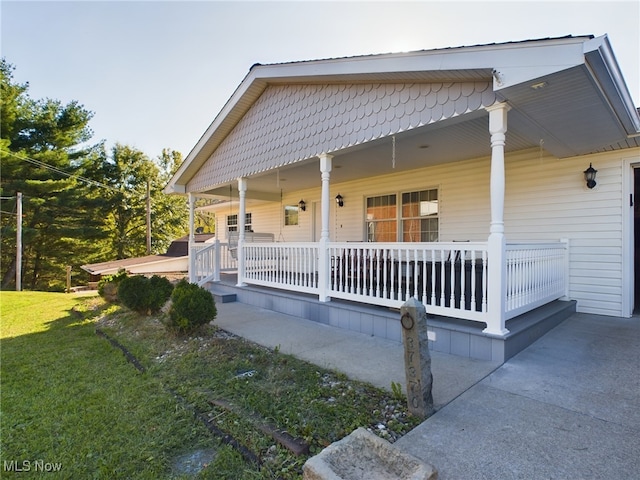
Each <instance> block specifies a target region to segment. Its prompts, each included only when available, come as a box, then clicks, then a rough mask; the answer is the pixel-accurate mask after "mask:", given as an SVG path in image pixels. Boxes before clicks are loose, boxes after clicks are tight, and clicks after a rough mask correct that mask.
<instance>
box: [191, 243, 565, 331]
mask: <svg viewBox="0 0 640 480" xmlns="http://www.w3.org/2000/svg"><path fill="white" fill-rule="evenodd" d="M218 245H219V247H218V248H219V249H220V251H219V254H216V251H215V248H216V247H215V244H211V245H209V246H206V247H204V248H202V247H200V246H198V247H195V248H192V258H193V264H192V265H193V272H194V276H193V277H192V278H193V279H192V281H196V282H197V283H199V284H203V283H206V282H207V281H211V280H217V279H219V272H221V271H232V270H236V269H237V268H238V263H237V262H236V261H235V260H234V259H233V258H232V256H231V255H230V254H229V251H228V245H227V244H226V243H219V244H218ZM319 245H320V244H318V243H251V242H247V243H244V245H243V247H242V250H243V252H244V253H243V254H244V266H245V268H244V272H238V278H239V281H240V282H243V283H247V284H254V285H262V286H267V287H272V288H279V289H282V290H293V291H298V292H305V293H311V294H319V293H320V291H321V290H324V291H326V293H327V296H328V297H332V298H340V299H345V300H351V301H355V302H362V303H367V304H371V305H380V306H386V307H392V308H399V307H400V306H401V305H402V304H403V303H404V302H405V301H406V300H407V299H408V298H410V297H415V298H417V299H419V300H420V301H422V303H423V304H424V305H425V306H426V308H427V311H428V312H429V313H432V314H435V315H443V316H449V317H455V318H463V319H467V320H473V321H479V322H487V320H488V316H489V314H490V312H488V302H487V298H488V295H489V292H490V291H491V289H490V288H489V285H488V278H489V276H488V270H489V268H491V259H490V258H488V249H487V243H486V242H438V243H364V242H330V243H329V244H328V251H327V255H326V256H324V255H321V252H320V251H319ZM321 258H327V259H328V263H329V265H328V268H327V269H326V270H327V272H328V274H327V278H320V276H319V272H321V271H323V269H322V268H320V267H321V265H320V262H321ZM505 259H506V297H505V301H504V317H505V318H506V319H509V318H513V317H515V316H517V315H520V314H522V313H524V312H526V311H529V310H532V309H534V308H536V307H538V306H540V305H543V304H545V303H547V302H550V301H552V300H555V299H558V298H561V297H563V296H566V289H567V281H568V274H567V268H568V267H567V265H568V245H567V243H566V242H552V243H528V244H508V245H507V247H506V252H505ZM216 261H217V262H218V267H219V269H216ZM216 275H218V277H216ZM194 279H195V280H194ZM321 287H322V288H321Z"/></svg>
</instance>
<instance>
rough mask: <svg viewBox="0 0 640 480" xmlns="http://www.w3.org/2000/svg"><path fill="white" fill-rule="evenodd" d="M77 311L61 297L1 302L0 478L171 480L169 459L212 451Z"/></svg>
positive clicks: (189, 420) (23, 296)
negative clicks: (190, 452)
mask: <svg viewBox="0 0 640 480" xmlns="http://www.w3.org/2000/svg"><path fill="white" fill-rule="evenodd" d="M79 302H80V303H81V302H82V301H81V300H79V299H78V298H77V297H74V296H73V295H70V294H61V293H41V292H2V293H1V294H0V308H1V310H0V314H1V315H2V327H1V334H0V335H1V336H0V338H1V340H0V341H1V345H0V347H1V361H2V363H1V368H2V370H1V374H2V377H1V381H2V385H1V386H2V392H1V393H2V398H1V400H2V403H1V413H2V437H1V445H2V451H1V459H0V477H2V478H14V477H15V478H29V477H32V476H33V477H38V476H39V475H42V473H41V472H36V471H35V470H36V469H37V468H40V469H41V468H44V467H45V466H47V464H48V466H49V468H50V469H54V468H56V466H59V468H60V471H59V472H58V473H50V474H49V475H48V476H47V478H105V479H107V478H109V479H111V478H123V479H124V478H149V479H158V478H166V477H169V476H170V466H171V459H172V458H173V457H174V456H175V455H177V454H179V453H181V452H184V451H187V450H189V449H192V448H196V447H198V446H209V447H210V446H212V439H211V437H210V435H209V434H208V432H207V431H206V429H205V428H204V427H202V426H201V425H199V424H198V423H197V422H195V421H194V420H193V416H192V414H191V413H190V412H188V411H186V410H184V409H183V408H181V407H180V406H179V405H177V404H176V402H175V400H174V398H173V397H172V396H170V395H169V394H167V393H166V391H165V390H164V389H163V388H162V386H161V385H160V384H159V383H158V382H157V381H156V380H154V378H153V377H151V376H147V375H141V374H139V373H137V371H136V370H135V369H133V368H132V367H131V365H130V364H128V363H127V362H126V360H125V358H124V357H123V355H122V354H121V353H120V352H119V351H115V350H114V349H113V347H112V346H111V345H110V344H109V343H108V342H106V341H105V340H104V339H101V338H99V337H98V336H96V334H95V325H94V323H93V322H91V321H87V320H85V318H86V317H87V316H90V315H89V314H88V313H87V312H86V311H85V312H82V311H81V310H82V308H80V311H79V312H77V313H72V311H71V309H72V308H74V306H76V305H78V304H79ZM12 462H14V463H12ZM15 462H17V463H15ZM38 462H43V463H38ZM16 466H17V468H16ZM18 469H21V470H23V471H22V472H16V470H18ZM25 470H29V471H28V472H27V471H25Z"/></svg>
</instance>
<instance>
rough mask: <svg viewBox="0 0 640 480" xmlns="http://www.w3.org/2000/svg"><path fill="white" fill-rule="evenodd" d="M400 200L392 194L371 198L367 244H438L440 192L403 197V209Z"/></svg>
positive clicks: (412, 194)
mask: <svg viewBox="0 0 640 480" xmlns="http://www.w3.org/2000/svg"><path fill="white" fill-rule="evenodd" d="M397 197H398V196H397V195H395V194H392V195H380V196H378V197H368V198H367V211H366V215H367V218H366V225H367V241H368V242H397V241H402V242H437V241H438V214H439V205H438V190H437V189H435V188H434V189H430V190H421V191H417V192H407V193H403V194H401V195H400V197H401V198H402V204H401V205H400V208H399V209H398V206H397V200H396V199H397ZM398 225H400V234H399V233H398Z"/></svg>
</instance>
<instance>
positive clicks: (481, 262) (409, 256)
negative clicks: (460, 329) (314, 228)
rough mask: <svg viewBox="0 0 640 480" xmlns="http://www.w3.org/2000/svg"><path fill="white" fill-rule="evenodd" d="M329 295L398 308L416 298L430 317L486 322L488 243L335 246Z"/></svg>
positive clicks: (336, 244)
mask: <svg viewBox="0 0 640 480" xmlns="http://www.w3.org/2000/svg"><path fill="white" fill-rule="evenodd" d="M329 249H330V252H329V256H330V259H331V268H330V272H331V274H330V275H331V279H330V288H329V295H330V296H331V297H335V298H343V299H346V300H353V301H364V302H367V303H371V304H375V305H382V306H388V307H394V308H399V307H400V306H401V305H402V304H403V303H404V302H405V301H406V300H407V299H408V298H410V297H415V298H417V299H419V300H421V301H422V303H424V304H425V305H426V306H427V311H428V312H429V313H433V314H437V315H448V316H456V317H458V318H466V319H469V320H478V321H482V320H483V319H484V316H485V315H486V311H487V302H486V298H487V280H486V279H487V270H486V268H485V267H486V265H487V244H486V242H484V243H483V242H474V243H471V242H450V243H447V242H439V243H355V244H354V243H331V244H330V247H329Z"/></svg>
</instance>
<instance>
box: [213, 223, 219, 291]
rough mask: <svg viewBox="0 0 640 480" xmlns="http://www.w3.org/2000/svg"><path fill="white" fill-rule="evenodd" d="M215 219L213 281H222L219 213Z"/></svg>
mask: <svg viewBox="0 0 640 480" xmlns="http://www.w3.org/2000/svg"><path fill="white" fill-rule="evenodd" d="M214 218H215V220H214V223H213V225H214V227H213V228H214V233H215V237H214V238H213V281H214V282H219V281H220V257H221V255H220V237H219V236H218V232H219V230H218V227H219V225H218V214H217V213H216V214H215V217H214Z"/></svg>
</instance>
